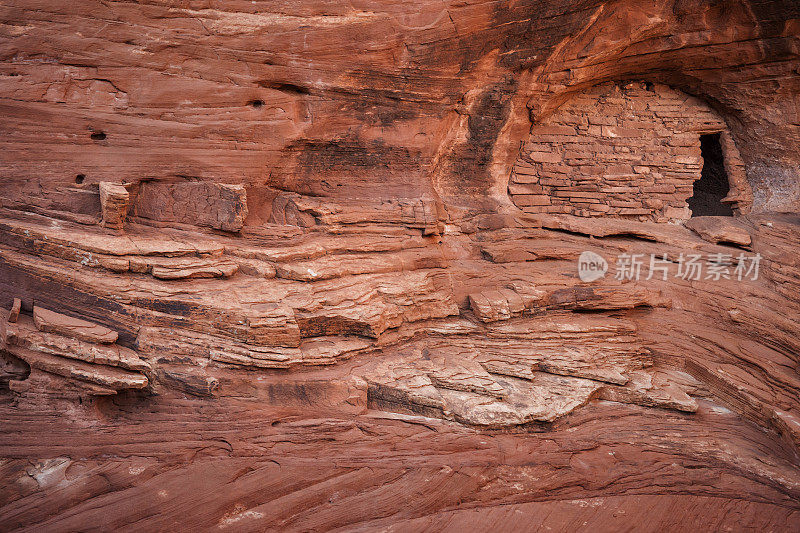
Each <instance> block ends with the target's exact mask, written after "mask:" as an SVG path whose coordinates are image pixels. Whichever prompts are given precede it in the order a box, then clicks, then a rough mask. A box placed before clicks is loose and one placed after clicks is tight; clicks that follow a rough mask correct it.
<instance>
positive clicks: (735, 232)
mask: <svg viewBox="0 0 800 533" xmlns="http://www.w3.org/2000/svg"><path fill="white" fill-rule="evenodd" d="M685 225H686V227H687V228H689V229H690V230H692V231H693V232H695V233H697V234H698V235H699V236H700V238H701V239H703V240H705V241H708V242H712V243H714V244H717V243H730V244H736V245H739V246H749V245H750V243H751V242H752V238H751V237H750V233H748V232H747V230H745V229H744V228H742V227H741V226H739V224H737V223H736V222H734V221H733V220H732V219H731V217H694V218H692V219H690V220H687V221H686V224H685Z"/></svg>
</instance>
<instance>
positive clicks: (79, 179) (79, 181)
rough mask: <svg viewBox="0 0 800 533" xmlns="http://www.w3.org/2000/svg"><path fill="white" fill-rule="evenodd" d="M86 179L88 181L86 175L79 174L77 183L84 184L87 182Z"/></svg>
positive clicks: (76, 178) (76, 177) (76, 179)
mask: <svg viewBox="0 0 800 533" xmlns="http://www.w3.org/2000/svg"><path fill="white" fill-rule="evenodd" d="M85 179H86V176H85V175H84V174H78V175H77V176H75V183H77V184H78V185H80V184H81V183H83V180H85Z"/></svg>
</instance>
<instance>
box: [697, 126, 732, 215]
mask: <svg viewBox="0 0 800 533" xmlns="http://www.w3.org/2000/svg"><path fill="white" fill-rule="evenodd" d="M719 138H720V134H719V133H711V134H709V135H701V136H700V153H701V155H702V156H703V170H702V172H701V173H700V179H699V180H697V181H695V182H694V194H693V195H692V197H691V198H689V199H688V200H687V201H686V202H687V203H688V204H689V209H691V211H692V216H693V217H701V216H708V215H712V216H728V217H730V216H733V209H731V206H730V205H728V204H724V203H722V199H723V198H725V197H726V196H727V195H728V192H729V191H730V190H731V186H730V184H729V183H728V174H727V172H725V157H724V156H723V153H722V144H720V141H719Z"/></svg>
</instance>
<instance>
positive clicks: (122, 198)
mask: <svg viewBox="0 0 800 533" xmlns="http://www.w3.org/2000/svg"><path fill="white" fill-rule="evenodd" d="M129 202H130V194H129V193H128V190H127V189H126V188H125V187H123V186H122V185H120V184H119V183H111V182H108V181H101V182H100V209H101V211H102V215H103V226H105V227H107V228H114V229H122V226H123V225H124V223H125V217H126V216H127V214H128V204H129Z"/></svg>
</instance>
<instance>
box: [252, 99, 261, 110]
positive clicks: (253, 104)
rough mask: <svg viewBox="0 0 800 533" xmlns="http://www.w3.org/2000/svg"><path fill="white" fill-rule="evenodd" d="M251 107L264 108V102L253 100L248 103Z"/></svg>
mask: <svg viewBox="0 0 800 533" xmlns="http://www.w3.org/2000/svg"><path fill="white" fill-rule="evenodd" d="M250 106H251V107H255V108H256V109H258V108H259V107H264V100H253V101H252V102H250Z"/></svg>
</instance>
